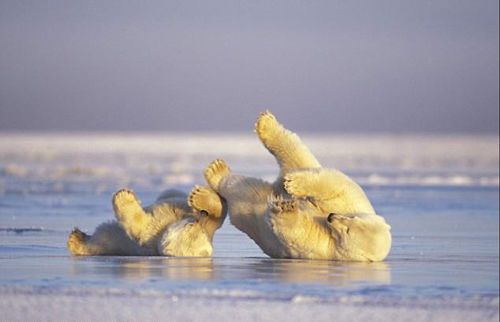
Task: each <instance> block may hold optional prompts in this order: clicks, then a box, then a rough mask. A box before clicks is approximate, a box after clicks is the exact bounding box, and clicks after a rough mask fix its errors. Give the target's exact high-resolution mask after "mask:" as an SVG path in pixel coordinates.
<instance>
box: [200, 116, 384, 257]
mask: <svg viewBox="0 0 500 322" xmlns="http://www.w3.org/2000/svg"><path fill="white" fill-rule="evenodd" d="M256 132H257V134H258V136H259V138H260V140H261V141H262V143H263V144H264V146H265V147H266V148H267V149H268V150H269V152H271V154H272V155H274V156H275V158H276V160H277V161H278V164H279V166H280V174H279V176H278V178H277V179H276V181H275V182H274V183H273V184H269V183H267V182H264V181H262V180H260V179H256V178H249V177H244V176H240V175H234V174H232V173H231V171H230V169H229V167H228V166H227V165H226V164H225V162H224V161H223V160H215V161H213V162H212V163H211V164H210V165H209V166H208V167H207V169H206V170H205V178H206V180H207V182H208V183H209V185H210V186H211V187H212V188H213V189H214V190H215V191H216V192H217V193H218V194H219V195H220V196H221V197H223V198H224V199H225V200H226V202H227V205H228V208H229V218H230V220H231V223H232V224H233V225H235V226H236V227H237V228H238V229H240V230H241V231H243V232H245V233H246V234H247V235H248V236H249V237H250V238H252V239H253V240H254V241H255V243H257V245H258V246H259V247H260V248H261V249H262V250H263V251H264V253H266V254H267V255H269V256H271V257H275V258H308V259H331V260H346V261H381V260H383V259H384V258H385V257H386V256H387V254H388V253H389V250H390V248H391V234H390V226H389V225H388V224H386V222H385V220H384V218H383V217H381V216H379V215H377V214H376V213H375V210H374V209H373V207H372V205H371V203H370V201H369V200H368V198H367V197H366V195H365V193H364V192H363V190H362V189H361V187H360V186H358V185H357V184H356V183H355V182H354V181H353V180H351V179H350V178H349V177H348V176H346V175H345V174H343V173H342V172H340V171H338V170H330V169H325V168H322V167H321V165H320V163H319V162H318V161H317V160H316V158H315V157H314V156H313V155H312V154H311V152H310V151H309V149H308V148H307V147H306V146H305V145H304V144H303V143H302V142H301V140H300V139H299V137H298V136H297V135H296V134H294V133H292V132H290V131H288V130H287V129H285V128H284V127H283V126H282V125H281V124H280V123H278V121H277V120H276V118H275V117H274V116H273V115H272V114H271V113H270V112H264V113H262V114H261V115H260V117H259V118H258V120H257V123H256Z"/></svg>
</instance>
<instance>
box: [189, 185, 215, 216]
mask: <svg viewBox="0 0 500 322" xmlns="http://www.w3.org/2000/svg"><path fill="white" fill-rule="evenodd" d="M188 205H189V207H191V208H193V209H194V210H196V211H198V212H200V213H203V212H205V213H206V214H207V215H210V216H219V215H220V214H221V212H222V204H221V202H220V198H219V196H218V195H217V194H216V193H215V191H213V190H212V189H210V188H209V187H200V186H195V187H194V188H193V190H191V193H190V194H189V196H188Z"/></svg>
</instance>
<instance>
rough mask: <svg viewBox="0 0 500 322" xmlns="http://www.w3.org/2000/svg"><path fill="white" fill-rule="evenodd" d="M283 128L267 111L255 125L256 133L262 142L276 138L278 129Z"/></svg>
mask: <svg viewBox="0 0 500 322" xmlns="http://www.w3.org/2000/svg"><path fill="white" fill-rule="evenodd" d="M279 127H281V125H280V123H279V122H278V120H276V117H275V116H274V115H273V114H272V113H271V112H270V111H265V112H262V113H261V114H260V115H259V118H258V119H257V122H256V123H255V132H257V135H258V136H259V138H260V139H261V140H267V139H269V138H271V137H273V136H274V132H275V130H276V129H277V128H279Z"/></svg>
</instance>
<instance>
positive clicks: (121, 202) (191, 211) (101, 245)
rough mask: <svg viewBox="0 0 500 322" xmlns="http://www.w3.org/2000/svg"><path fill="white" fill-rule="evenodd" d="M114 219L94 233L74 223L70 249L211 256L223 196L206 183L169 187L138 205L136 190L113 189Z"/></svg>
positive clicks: (84, 252) (76, 251)
mask: <svg viewBox="0 0 500 322" xmlns="http://www.w3.org/2000/svg"><path fill="white" fill-rule="evenodd" d="M112 203H113V209H114V212H115V216H116V219H117V220H115V221H110V222H107V223H103V224H101V225H99V226H98V227H97V228H96V230H95V232H94V233H93V234H92V235H87V234H85V233H83V232H82V231H80V230H79V229H77V228H75V230H73V231H72V232H71V233H70V235H69V238H68V249H69V251H70V252H71V253H72V254H73V255H79V256H88V255H135V256H151V255H166V256H211V255H212V239H213V236H214V234H215V232H216V230H217V229H218V228H220V226H221V225H222V223H223V222H224V219H225V217H226V212H227V210H226V206H225V204H224V201H223V200H222V199H221V198H220V197H219V196H218V195H217V194H216V193H215V192H214V191H213V190H212V189H210V188H208V187H195V188H193V190H192V191H191V193H190V195H189V196H186V194H184V193H182V192H179V191H176V190H167V191H165V192H163V193H162V194H160V196H159V197H158V198H157V200H156V202H155V203H153V204H152V205H150V206H148V207H144V208H142V207H141V206H140V201H139V200H138V199H137V197H136V196H135V194H134V193H133V192H132V191H130V190H126V189H122V190H120V191H118V192H116V193H115V194H114V195H113V200H112Z"/></svg>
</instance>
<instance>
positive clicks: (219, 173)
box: [204, 159, 231, 190]
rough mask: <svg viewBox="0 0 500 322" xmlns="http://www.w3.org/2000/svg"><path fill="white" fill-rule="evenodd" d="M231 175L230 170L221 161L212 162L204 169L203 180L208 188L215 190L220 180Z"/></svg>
mask: <svg viewBox="0 0 500 322" xmlns="http://www.w3.org/2000/svg"><path fill="white" fill-rule="evenodd" d="M230 174H231V169H230V168H229V166H228V165H227V164H226V162H225V161H224V160H222V159H217V160H214V161H212V163H210V164H209V165H208V167H207V168H206V169H205V173H204V175H205V180H207V182H208V184H209V185H210V187H212V188H213V189H214V190H217V189H218V187H219V184H220V182H221V180H222V179H224V178H225V177H227V176H229V175H230Z"/></svg>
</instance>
